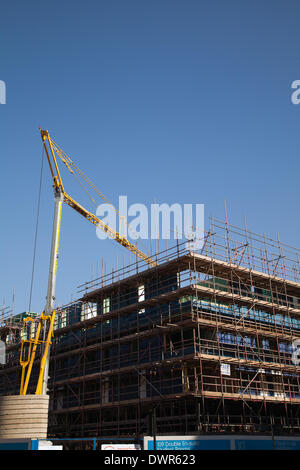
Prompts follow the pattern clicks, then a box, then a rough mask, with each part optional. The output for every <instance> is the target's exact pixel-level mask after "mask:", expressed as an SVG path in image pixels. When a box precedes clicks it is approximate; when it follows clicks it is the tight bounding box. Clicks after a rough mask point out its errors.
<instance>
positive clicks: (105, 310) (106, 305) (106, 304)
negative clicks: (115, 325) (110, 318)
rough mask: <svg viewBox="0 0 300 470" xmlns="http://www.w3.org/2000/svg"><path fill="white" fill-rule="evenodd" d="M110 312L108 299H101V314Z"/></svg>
mask: <svg viewBox="0 0 300 470" xmlns="http://www.w3.org/2000/svg"><path fill="white" fill-rule="evenodd" d="M109 310H110V298H109V297H106V298H105V299H103V313H109Z"/></svg>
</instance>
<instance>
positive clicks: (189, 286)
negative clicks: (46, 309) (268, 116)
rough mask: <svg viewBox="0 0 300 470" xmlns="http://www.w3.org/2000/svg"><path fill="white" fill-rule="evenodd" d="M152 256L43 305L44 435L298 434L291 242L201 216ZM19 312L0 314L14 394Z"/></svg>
mask: <svg viewBox="0 0 300 470" xmlns="http://www.w3.org/2000/svg"><path fill="white" fill-rule="evenodd" d="M152 261H154V263H153V262H152V264H149V263H148V262H146V261H145V260H143V259H139V258H138V257H136V261H135V262H134V263H132V264H130V265H128V266H123V267H121V268H120V267H118V268H116V269H115V270H113V271H111V272H110V273H104V272H102V273H101V275H99V276H98V277H97V278H96V279H93V280H92V281H88V282H86V283H84V284H83V285H81V286H80V287H79V291H78V299H77V300H76V301H74V302H72V303H71V304H69V305H65V306H61V307H59V308H57V309H56V315H55V320H54V323H53V340H52V344H51V353H50V361H49V362H50V365H49V381H48V385H47V386H48V388H47V392H46V393H48V394H49V396H50V404H49V420H48V431H47V438H48V439H55V438H56V439H58V438H88V437H100V436H101V437H106V438H111V439H113V438H122V437H123V438H130V439H133V440H134V439H137V438H141V437H142V436H149V435H150V436H160V435H161V436H163V435H168V436H176V435H180V436H184V435H213V436H220V435H226V434H239V435H241V434H243V435H257V436H264V435H275V434H277V435H278V434H280V435H286V436H297V435H300V413H299V403H300V365H299V361H298V359H299V358H298V356H297V354H295V344H296V343H295V341H297V340H300V251H299V250H297V249H295V248H293V247H291V246H289V245H286V244H284V243H282V242H281V241H280V240H279V238H278V239H276V240H272V239H270V238H269V237H266V236H264V235H259V234H256V233H253V232H251V231H250V230H249V229H248V228H247V226H246V224H245V226H244V227H236V226H234V225H231V224H230V223H228V221H227V219H226V220H225V221H220V220H217V219H214V218H211V219H210V224H209V227H208V229H207V230H206V231H205V233H204V237H203V246H202V248H201V250H198V251H191V250H190V249H189V246H188V244H186V243H176V244H175V246H173V247H172V248H168V249H165V250H164V251H160V252H157V253H155V255H154V256H152ZM27 315H28V314H24V315H23V317H26V316H27ZM29 315H30V316H31V318H32V321H31V322H30V323H29V324H28V325H27V326H25V329H24V326H23V327H22V320H23V318H22V315H18V316H16V315H15V316H12V315H11V314H10V313H9V312H8V311H6V312H3V314H2V318H1V324H0V339H1V340H2V341H4V342H5V343H6V351H7V354H6V364H5V365H3V366H0V395H1V396H4V395H6V396H9V395H15V396H16V395H17V394H18V393H19V390H20V383H22V380H23V379H22V377H21V376H22V367H21V366H20V364H19V359H20V347H21V341H22V340H23V342H24V340H25V342H26V339H27V340H28V339H29V338H30V337H33V336H34V332H35V331H36V330H37V328H38V322H39V316H38V315H34V314H31V313H29ZM29 325H30V326H29ZM29 330H30V331H29ZM41 355H42V344H38V345H37V351H36V358H35V362H34V364H33V368H32V373H31V379H30V382H29V383H28V393H29V394H31V395H32V394H34V393H36V392H35V387H36V383H37V381H38V376H39V368H40V360H41Z"/></svg>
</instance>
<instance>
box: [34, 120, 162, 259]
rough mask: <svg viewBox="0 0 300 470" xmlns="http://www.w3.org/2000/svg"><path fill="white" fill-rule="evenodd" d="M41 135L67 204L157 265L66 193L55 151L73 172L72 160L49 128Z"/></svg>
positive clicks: (53, 175) (55, 180) (52, 170)
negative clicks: (52, 135) (54, 141)
mask: <svg viewBox="0 0 300 470" xmlns="http://www.w3.org/2000/svg"><path fill="white" fill-rule="evenodd" d="M41 137H42V141H43V144H44V148H45V151H46V155H47V159H48V163H49V166H50V171H51V175H52V178H53V182H54V188H55V189H57V190H60V192H61V193H62V196H63V202H65V203H66V204H68V206H70V207H72V208H73V209H74V210H76V211H77V212H78V213H79V214H80V215H82V216H83V217H84V218H85V219H87V220H89V221H90V222H91V223H92V224H94V225H95V226H96V227H99V228H100V229H101V230H103V231H104V232H106V233H107V234H108V235H109V237H110V238H112V239H114V240H115V241H116V242H117V243H119V244H120V245H122V246H124V247H125V248H127V249H128V250H129V251H131V253H133V254H135V255H136V256H137V257H138V258H140V259H142V260H143V261H145V262H146V263H147V264H149V265H150V266H156V264H157V263H156V262H155V261H154V260H153V259H151V258H150V257H149V256H148V255H146V254H145V253H143V252H142V251H141V250H139V249H138V248H137V247H136V246H135V245H133V244H132V243H130V241H129V240H128V239H127V238H126V237H123V236H121V235H120V233H119V232H116V231H115V230H113V229H112V228H111V227H109V226H108V225H106V224H105V223H104V222H103V220H101V219H99V218H98V217H97V216H96V215H94V214H93V213H92V212H90V211H88V210H87V209H85V208H84V207H83V206H82V205H81V204H79V203H78V202H77V201H75V200H74V199H73V198H72V197H71V196H69V194H67V193H66V191H65V189H64V186H63V182H62V179H61V175H60V172H59V168H58V165H57V160H56V157H55V153H57V155H58V156H59V157H60V158H61V159H62V161H63V162H64V163H65V165H66V166H67V167H68V169H69V170H70V171H71V173H73V170H72V169H71V168H70V165H69V163H68V160H69V161H71V160H70V159H69V158H68V160H67V159H66V158H64V157H63V156H62V155H61V151H60V150H59V148H58V147H57V146H56V145H53V141H52V139H51V137H50V135H49V132H48V131H47V130H42V129H41ZM46 142H48V145H49V148H50V152H51V156H52V159H53V163H54V166H53V165H52V163H51V159H50V155H49V151H48V147H47V145H46Z"/></svg>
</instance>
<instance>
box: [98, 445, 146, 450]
mask: <svg viewBox="0 0 300 470" xmlns="http://www.w3.org/2000/svg"><path fill="white" fill-rule="evenodd" d="M101 450H141V446H140V445H139V444H101Z"/></svg>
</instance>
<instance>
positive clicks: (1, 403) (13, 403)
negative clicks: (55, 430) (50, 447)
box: [0, 395, 49, 439]
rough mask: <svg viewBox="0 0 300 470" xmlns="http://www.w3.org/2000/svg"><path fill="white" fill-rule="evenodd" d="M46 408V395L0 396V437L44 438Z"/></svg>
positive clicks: (45, 431)
mask: <svg viewBox="0 0 300 470" xmlns="http://www.w3.org/2000/svg"><path fill="white" fill-rule="evenodd" d="M48 408H49V396H48V395H9V396H5V397H0V439H17V438H22V437H27V438H40V439H46V438H47V427H48Z"/></svg>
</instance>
